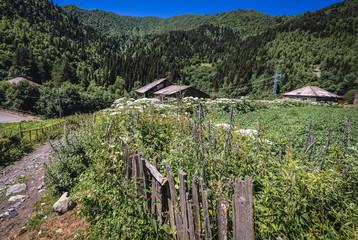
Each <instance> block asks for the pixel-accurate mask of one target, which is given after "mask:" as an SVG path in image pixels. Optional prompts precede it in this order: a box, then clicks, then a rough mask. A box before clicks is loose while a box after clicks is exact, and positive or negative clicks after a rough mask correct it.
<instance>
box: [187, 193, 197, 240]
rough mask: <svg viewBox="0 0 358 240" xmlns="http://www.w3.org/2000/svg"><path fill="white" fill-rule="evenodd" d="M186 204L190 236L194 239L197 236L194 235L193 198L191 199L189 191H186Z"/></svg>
mask: <svg viewBox="0 0 358 240" xmlns="http://www.w3.org/2000/svg"><path fill="white" fill-rule="evenodd" d="M186 204H187V207H188V225H189V238H190V239H191V240H194V239H195V236H194V220H193V208H192V204H191V200H190V199H189V192H186Z"/></svg>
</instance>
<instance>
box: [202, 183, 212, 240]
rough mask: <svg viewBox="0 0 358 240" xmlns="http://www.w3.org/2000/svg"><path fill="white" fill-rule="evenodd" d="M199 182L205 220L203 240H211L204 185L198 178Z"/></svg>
mask: <svg viewBox="0 0 358 240" xmlns="http://www.w3.org/2000/svg"><path fill="white" fill-rule="evenodd" d="M200 182H201V195H202V200H203V209H204V220H205V239H206V240H208V239H211V238H212V237H213V235H212V233H211V226H210V215H209V206H208V199H207V197H206V185H205V182H204V180H203V179H202V178H200Z"/></svg>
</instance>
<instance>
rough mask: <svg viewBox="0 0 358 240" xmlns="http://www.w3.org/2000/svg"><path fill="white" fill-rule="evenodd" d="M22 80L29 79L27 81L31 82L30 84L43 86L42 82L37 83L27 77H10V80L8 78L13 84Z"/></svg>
mask: <svg viewBox="0 0 358 240" xmlns="http://www.w3.org/2000/svg"><path fill="white" fill-rule="evenodd" d="M21 81H27V82H29V83H30V84H32V85H35V86H37V87H41V86H42V85H41V84H38V83H35V82H33V81H30V80H28V79H26V78H23V77H17V78H14V79H10V80H7V81H6V82H8V83H11V84H13V83H14V84H18V83H19V82H21Z"/></svg>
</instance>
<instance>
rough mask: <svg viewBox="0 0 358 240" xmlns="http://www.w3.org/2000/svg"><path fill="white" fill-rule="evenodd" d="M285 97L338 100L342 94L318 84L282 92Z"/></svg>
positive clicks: (320, 100) (316, 100)
mask: <svg viewBox="0 0 358 240" xmlns="http://www.w3.org/2000/svg"><path fill="white" fill-rule="evenodd" d="M282 95H283V97H284V98H285V99H288V98H289V99H299V100H302V101H311V102H337V101H338V100H339V99H341V97H340V96H338V95H336V94H334V93H331V92H328V91H326V90H324V89H322V88H319V87H316V86H306V87H303V88H299V89H296V90H293V91H291V92H286V93H284V94H282Z"/></svg>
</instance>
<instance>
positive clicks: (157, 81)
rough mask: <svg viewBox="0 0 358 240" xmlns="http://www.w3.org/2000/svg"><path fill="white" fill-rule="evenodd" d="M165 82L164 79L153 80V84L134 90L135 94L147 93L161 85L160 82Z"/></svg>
mask: <svg viewBox="0 0 358 240" xmlns="http://www.w3.org/2000/svg"><path fill="white" fill-rule="evenodd" d="M165 80H167V79H166V78H162V79H158V80H155V81H154V82H152V83H149V84H147V85H145V86H143V87H141V88H138V89H137V90H135V91H136V92H138V93H146V92H148V91H149V90H150V89H152V88H154V87H155V86H157V85H159V84H161V83H162V82H164V81H165Z"/></svg>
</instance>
